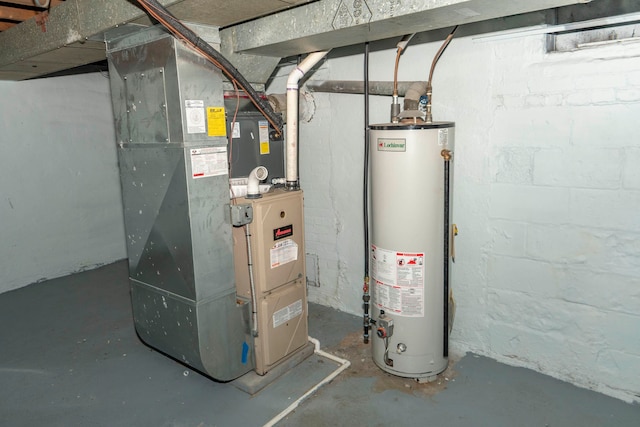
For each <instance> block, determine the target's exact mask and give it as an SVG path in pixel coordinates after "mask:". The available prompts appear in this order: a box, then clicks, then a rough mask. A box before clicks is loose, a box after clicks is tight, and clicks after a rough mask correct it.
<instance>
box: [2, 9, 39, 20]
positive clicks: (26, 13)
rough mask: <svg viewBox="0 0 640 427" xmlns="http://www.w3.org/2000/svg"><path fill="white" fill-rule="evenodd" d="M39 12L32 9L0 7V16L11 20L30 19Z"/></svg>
mask: <svg viewBox="0 0 640 427" xmlns="http://www.w3.org/2000/svg"><path fill="white" fill-rule="evenodd" d="M38 13H39V12H34V11H32V10H24V9H17V8H15V7H0V18H1V19H11V20H13V21H26V20H27V19H31V18H33V17H34V16H36V14H38Z"/></svg>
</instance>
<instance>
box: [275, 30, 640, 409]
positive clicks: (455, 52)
mask: <svg viewBox="0 0 640 427" xmlns="http://www.w3.org/2000/svg"><path fill="white" fill-rule="evenodd" d="M416 40H417V41H416ZM440 43H441V42H440V41H438V42H434V43H421V42H420V38H419V37H417V38H416V39H414V43H412V44H410V46H409V48H408V50H407V51H406V52H405V53H404V55H403V58H402V61H401V64H400V73H399V74H400V80H424V79H425V78H426V76H427V73H428V69H429V66H430V62H431V59H432V57H433V54H434V53H435V51H436V50H437V49H438V47H439V46H440ZM385 46H390V44H388V43H387V44H386V45H377V44H375V43H374V44H373V45H372V50H373V52H372V54H371V57H370V64H371V71H370V78H371V79H372V80H390V79H392V76H393V61H394V57H395V50H394V49H393V48H388V47H385ZM362 59H363V55H362V54H361V53H359V52H356V51H354V49H353V48H351V49H349V50H346V49H345V50H339V51H337V52H333V53H332V54H331V56H330V59H329V60H328V61H327V62H326V63H324V64H323V66H322V67H321V68H320V70H319V71H317V72H316V74H315V75H313V76H312V77H311V79H340V80H361V79H362ZM284 71H285V70H283V71H281V76H279V77H278V78H276V79H275V80H274V82H273V84H272V89H273V90H275V91H282V90H283V89H282V87H284V75H285V74H286V73H285V72H284ZM314 96H315V102H316V104H317V111H316V114H315V116H314V118H313V119H312V120H311V121H310V122H309V123H303V124H302V125H301V129H300V134H301V141H300V150H301V159H300V165H301V172H300V175H301V179H302V183H303V187H304V189H305V191H306V193H305V194H306V196H305V203H306V207H305V215H306V219H307V222H306V224H307V230H306V232H307V251H308V252H309V253H313V254H315V255H317V256H318V259H319V267H320V287H319V288H312V289H311V290H310V299H311V300H312V301H316V302H320V303H323V304H328V305H331V306H333V307H336V308H338V309H341V310H344V311H348V312H351V313H354V314H361V300H360V296H361V286H362V272H363V265H364V263H363V249H362V236H363V232H362V219H361V218H362V215H361V210H362V202H361V192H362V184H361V182H362V173H361V170H362V154H363V135H364V131H363V117H362V115H363V112H362V105H363V101H362V97H361V96H358V95H344V94H320V93H318V94H315V95H314ZM371 101H372V105H371V108H372V110H371V122H372V123H376V122H386V121H388V112H389V103H390V99H389V98H385V97H372V100H371ZM434 115H435V119H436V120H453V121H455V122H456V123H457V126H456V152H455V183H454V191H455V194H454V221H455V222H456V223H457V224H458V226H459V229H460V235H459V236H458V238H457V241H456V251H457V258H456V264H455V266H454V269H453V288H454V293H455V298H456V301H457V312H456V320H455V323H454V330H453V333H452V336H451V345H452V348H453V350H455V351H457V352H466V351H473V352H476V353H480V354H483V355H487V356H490V357H493V358H495V359H498V360H500V361H503V362H506V363H509V364H513V365H519V366H526V367H530V368H533V369H536V370H538V371H541V372H543V373H546V374H549V375H552V376H554V377H557V378H560V379H563V380H566V381H569V382H572V383H574V384H576V385H579V386H582V387H587V388H591V389H594V390H598V391H601V392H603V393H606V394H609V395H611V396H615V397H618V398H621V399H624V400H627V401H634V400H635V401H640V332H638V331H640V243H639V242H640V216H639V214H638V212H639V209H640V166H638V165H639V164H640V163H639V161H640V138H638V137H637V129H638V126H637V121H638V117H640V45H638V44H635V45H634V44H628V45H609V46H600V47H598V48H592V49H585V50H581V51H577V52H565V53H547V52H546V51H545V40H544V37H543V36H529V37H522V38H512V39H506V40H491V39H485V40H484V41H479V40H473V39H472V37H460V38H456V39H454V41H453V42H452V44H451V45H450V47H449V48H448V50H447V52H446V53H445V55H444V56H443V57H442V59H441V61H440V63H439V65H438V68H437V69H436V73H435V79H434Z"/></svg>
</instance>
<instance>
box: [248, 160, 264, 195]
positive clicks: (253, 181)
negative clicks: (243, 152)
mask: <svg viewBox="0 0 640 427" xmlns="http://www.w3.org/2000/svg"><path fill="white" fill-rule="evenodd" d="M267 176H269V172H268V171H267V168H265V167H264V166H258V167H256V168H254V169H253V170H252V171H251V173H250V174H249V180H248V182H247V198H249V199H251V198H256V197H260V181H262V180H263V179H267Z"/></svg>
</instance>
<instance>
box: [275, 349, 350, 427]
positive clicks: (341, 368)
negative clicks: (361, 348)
mask: <svg viewBox="0 0 640 427" xmlns="http://www.w3.org/2000/svg"><path fill="white" fill-rule="evenodd" d="M309 342H311V343H313V345H314V346H315V350H314V353H315V354H317V355H318V356H322V357H326V358H327V359H329V360H332V361H333V362H336V363H339V364H340V366H338V369H336V370H335V371H333V372H332V373H330V374H329V375H327V376H326V377H325V378H324V379H323V380H322V381H320V382H319V383H318V384H316V385H315V386H313V387H311V388H310V389H309V390H308V391H307V392H306V393H305V394H303V395H302V396H300V398H298V400H296V401H295V402H293V403H292V404H291V405H289V407H287V409H285V410H284V411H282V412H280V413H279V414H278V415H276V416H275V417H274V418H272V419H271V420H270V421H269V422H268V423H266V424H265V425H264V426H263V427H272V426H274V425H276V424H277V423H278V422H279V421H281V420H282V419H283V418H284V417H286V416H287V415H289V414H290V413H291V412H293V411H294V410H295V409H296V408H297V407H298V405H300V403H301V402H302V401H304V400H306V399H307V398H308V397H309V396H311V395H312V394H313V393H315V392H316V391H317V390H318V389H319V388H320V387H322V386H323V385H325V384H327V383H329V382H331V381H332V380H333V379H334V378H335V377H337V376H338V375H340V373H341V372H342V371H344V370H345V369H347V368H348V367H349V366H351V362H349V361H348V360H346V359H341V358H339V357H337V356H334V355H333V354H329V353H327V352H325V351H322V350H320V341H318V340H317V339H315V338H311V337H309Z"/></svg>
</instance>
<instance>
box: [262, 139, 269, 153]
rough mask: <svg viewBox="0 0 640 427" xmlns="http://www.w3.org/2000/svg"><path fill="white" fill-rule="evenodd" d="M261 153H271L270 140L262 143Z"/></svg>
mask: <svg viewBox="0 0 640 427" xmlns="http://www.w3.org/2000/svg"><path fill="white" fill-rule="evenodd" d="M260 154H269V141H266V142H261V143H260Z"/></svg>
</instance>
